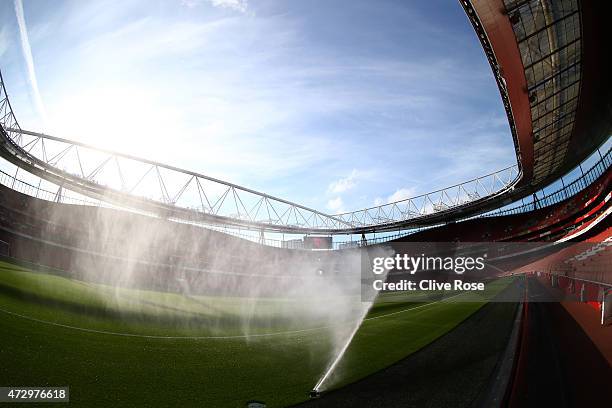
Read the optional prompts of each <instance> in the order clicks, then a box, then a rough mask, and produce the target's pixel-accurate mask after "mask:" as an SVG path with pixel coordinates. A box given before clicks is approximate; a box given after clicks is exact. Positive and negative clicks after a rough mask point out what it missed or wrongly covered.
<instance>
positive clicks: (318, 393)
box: [308, 388, 321, 399]
mask: <svg viewBox="0 0 612 408" xmlns="http://www.w3.org/2000/svg"><path fill="white" fill-rule="evenodd" d="M308 395H310V398H311V399H315V398H319V397H320V396H321V391H319V390H317V389H316V388H315V389H313V390H312V391H310V394H308Z"/></svg>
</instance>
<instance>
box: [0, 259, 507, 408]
mask: <svg viewBox="0 0 612 408" xmlns="http://www.w3.org/2000/svg"><path fill="white" fill-rule="evenodd" d="M507 284H508V281H507V280H500V281H497V282H493V283H490V284H489V290H490V291H493V292H495V291H500V290H502V289H503V288H504V287H506V286H507ZM459 296H461V295H459ZM294 302H295V301H292V300H287V299H256V300H255V299H243V298H227V297H226V298H220V297H207V296H187V295H182V294H176V293H161V292H154V291H138V290H134V289H126V288H115V287H110V286H106V285H102V284H94V283H87V282H82V281H77V280H73V279H68V278H65V277H61V276H56V275H51V274H45V273H41V272H34V271H31V270H29V269H27V268H25V267H22V266H18V265H15V264H12V263H7V262H0V386H38V387H42V386H69V387H70V406H87V407H92V406H100V407H107V406H136V405H138V406H153V405H155V406H210V407H244V406H246V403H247V401H249V400H260V401H264V402H265V403H266V404H267V406H269V407H277V406H287V405H291V404H296V403H299V402H301V401H304V400H306V399H308V392H309V391H310V390H311V389H312V387H313V386H314V384H315V383H316V382H317V380H318V379H319V378H320V377H321V375H322V374H323V373H324V371H325V370H326V368H327V366H328V365H329V363H330V358H331V357H333V356H331V353H332V340H331V339H330V336H331V334H330V333H331V331H330V330H329V325H334V324H339V325H342V324H349V323H350V322H326V321H325V320H324V319H323V318H322V319H321V321H320V322H317V321H314V322H313V321H308V322H300V321H299V319H295V318H292V316H295V313H294V310H296V305H294V304H293V303H294ZM333 302H334V300H333V299H330V307H334V305H333ZM483 304H485V302H482V301H481V302H447V301H429V302H422V301H421V302H414V301H410V302H409V301H404V302H398V301H391V300H390V299H388V298H385V297H381V298H379V300H378V301H377V302H376V303H375V304H374V305H373V307H372V309H371V310H370V312H369V313H368V315H367V316H366V319H365V320H364V321H363V323H362V324H361V326H360V328H359V330H358V331H357V334H356V336H355V338H354V339H353V341H352V343H351V344H350V346H349V348H348V350H347V353H346V354H345V356H344V358H343V359H342V360H341V362H340V364H339V366H338V367H337V369H336V370H335V372H334V374H333V376H332V381H331V386H332V388H334V387H339V386H342V385H344V384H347V383H350V382H353V381H356V380H358V379H360V378H363V377H365V376H367V375H369V374H372V373H374V372H376V371H378V370H381V369H383V368H384V367H387V366H389V365H390V364H393V363H394V362H397V361H398V360H400V359H402V358H404V357H406V356H408V355H410V354H412V353H414V352H416V351H418V350H419V349H421V348H423V347H424V346H426V345H427V344H429V343H431V342H432V341H433V340H435V339H436V338H438V337H440V336H442V335H444V334H445V333H447V332H448V331H449V330H451V329H452V328H454V327H455V326H457V325H458V324H460V323H461V322H462V321H463V320H465V319H466V318H467V317H469V316H470V315H471V314H473V313H474V312H475V311H477V310H478V309H479V308H480V307H481V306H482V305H483Z"/></svg>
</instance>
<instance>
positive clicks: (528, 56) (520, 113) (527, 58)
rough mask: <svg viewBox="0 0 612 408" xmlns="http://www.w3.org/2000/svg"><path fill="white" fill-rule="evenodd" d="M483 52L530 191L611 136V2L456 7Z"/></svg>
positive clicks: (493, 2) (517, 1) (497, 0)
mask: <svg viewBox="0 0 612 408" xmlns="http://www.w3.org/2000/svg"><path fill="white" fill-rule="evenodd" d="M461 3H462V5H463V7H464V8H465V9H466V12H467V14H468V16H469V17H470V19H471V21H472V24H473V25H474V28H475V29H476V32H477V33H478V35H479V37H480V40H481V42H482V44H483V46H484V48H485V51H486V52H487V55H488V57H489V62H490V63H491V66H492V68H493V70H494V71H495V73H496V76H497V78H498V84H499V87H500V91H501V93H502V96H503V97H504V102H505V105H506V111H507V114H508V118H509V121H510V124H511V128H512V132H513V137H514V141H515V147H516V151H517V158H518V160H519V163H520V165H521V168H522V172H523V175H522V179H521V180H520V182H519V184H518V185H517V188H520V187H523V188H522V189H521V190H529V189H531V190H535V189H537V188H539V187H542V186H544V185H546V184H547V183H549V182H551V181H553V180H555V179H557V178H558V177H559V176H561V175H563V174H564V173H566V172H567V171H568V170H570V169H571V168H573V167H574V166H576V165H577V164H578V163H579V162H580V161H581V160H582V159H584V158H585V157H586V156H587V155H588V154H590V153H591V152H592V151H593V150H594V149H595V148H596V147H597V146H599V145H600V144H601V143H603V141H604V140H605V139H606V138H607V137H608V136H609V135H610V134H611V133H612V105H611V101H612V95H611V89H612V87H610V84H609V76H608V75H607V73H610V72H612V64H611V62H610V59H611V58H610V54H611V52H610V51H611V50H610V44H611V43H612V41H611V39H610V30H606V26H607V24H608V21H607V20H608V19H609V16H610V15H611V10H610V9H611V7H610V2H607V1H589V0H584V1H578V0H555V1H552V0H527V1H525V0H473V1H467V0H461Z"/></svg>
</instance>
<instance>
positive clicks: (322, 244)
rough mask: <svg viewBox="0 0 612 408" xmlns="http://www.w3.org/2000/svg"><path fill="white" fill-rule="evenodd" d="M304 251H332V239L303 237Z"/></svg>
mask: <svg viewBox="0 0 612 408" xmlns="http://www.w3.org/2000/svg"><path fill="white" fill-rule="evenodd" d="M304 248H305V249H332V237H304Z"/></svg>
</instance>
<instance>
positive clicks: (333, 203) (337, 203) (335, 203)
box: [327, 197, 344, 213]
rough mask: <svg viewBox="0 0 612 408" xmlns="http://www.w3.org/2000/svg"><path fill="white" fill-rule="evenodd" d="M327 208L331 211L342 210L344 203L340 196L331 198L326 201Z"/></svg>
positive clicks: (338, 211)
mask: <svg viewBox="0 0 612 408" xmlns="http://www.w3.org/2000/svg"><path fill="white" fill-rule="evenodd" d="M327 208H328V209H330V210H331V211H333V212H334V213H341V212H344V203H343V202H342V197H336V198H332V199H331V200H329V201H328V202H327Z"/></svg>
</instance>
